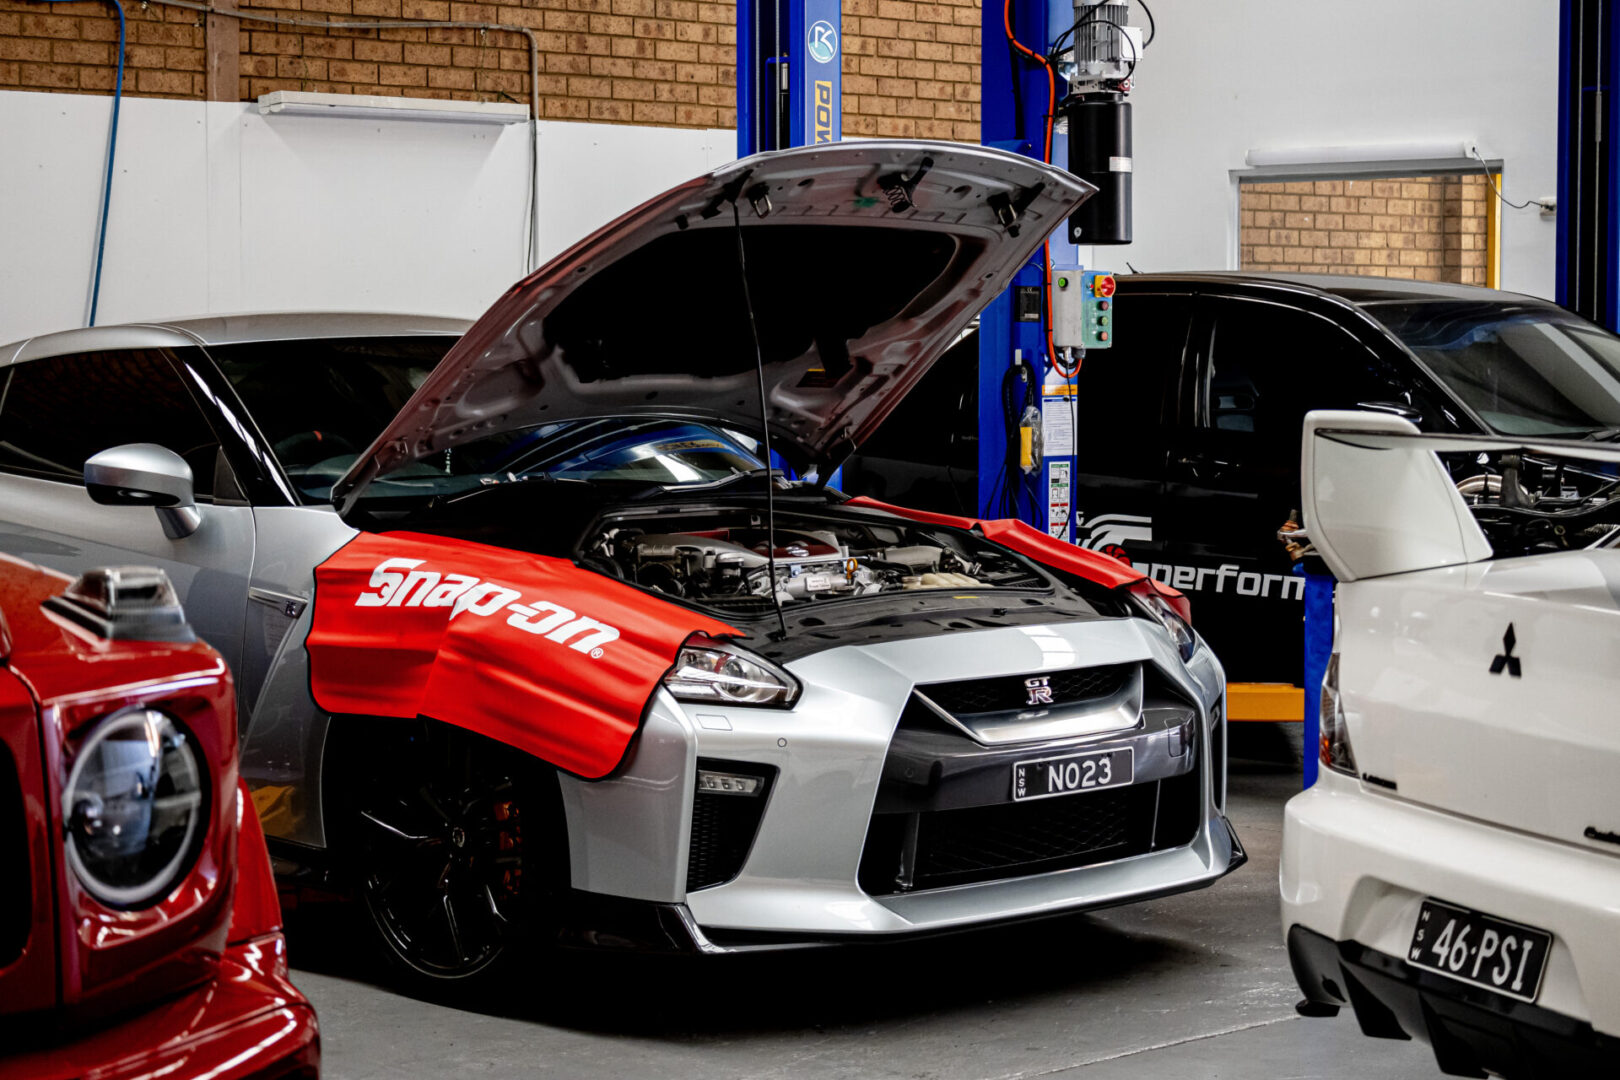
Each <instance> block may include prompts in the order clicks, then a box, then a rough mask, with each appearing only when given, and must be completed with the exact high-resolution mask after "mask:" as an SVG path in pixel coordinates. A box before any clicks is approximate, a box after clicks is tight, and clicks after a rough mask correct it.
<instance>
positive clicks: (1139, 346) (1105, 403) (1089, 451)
mask: <svg viewBox="0 0 1620 1080" xmlns="http://www.w3.org/2000/svg"><path fill="white" fill-rule="evenodd" d="M1113 307H1114V325H1115V330H1116V342H1117V343H1116V344H1115V345H1114V346H1113V347H1112V348H1109V349H1098V350H1095V351H1093V352H1092V353H1091V354H1090V355H1089V356H1087V357H1086V359H1085V362H1084V363H1083V364H1082V365H1081V367H1080V378H1079V382H1078V389H1079V391H1080V393H1079V401H1078V403H1077V404H1078V409H1079V425H1078V433H1079V435H1078V439H1077V443H1076V449H1077V451H1078V453H1079V469H1080V471H1081V472H1083V473H1099V474H1107V475H1117V476H1127V477H1136V478H1141V479H1154V480H1156V479H1158V478H1159V477H1160V475H1161V474H1162V472H1163V470H1164V462H1165V454H1166V445H1167V441H1166V431H1165V427H1164V420H1165V417H1164V406H1165V400H1166V398H1167V397H1168V393H1169V389H1170V388H1171V387H1173V386H1174V385H1175V384H1176V382H1177V381H1178V376H1179V375H1180V372H1181V360H1182V355H1183V353H1184V352H1185V351H1186V347H1187V334H1188V329H1189V327H1190V325H1191V322H1192V310H1193V301H1192V298H1191V297H1188V296H1178V295H1172V294H1163V293H1143V294H1137V293H1131V292H1128V291H1127V292H1121V293H1120V294H1119V296H1118V297H1117V299H1116V301H1115V302H1114V305H1113Z"/></svg>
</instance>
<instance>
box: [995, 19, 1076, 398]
mask: <svg viewBox="0 0 1620 1080" xmlns="http://www.w3.org/2000/svg"><path fill="white" fill-rule="evenodd" d="M1001 24H1002V26H1003V27H1004V28H1005V29H1006V31H1007V42H1008V44H1010V45H1012V47H1013V48H1015V49H1017V50H1018V51H1019V52H1021V53H1023V54H1024V55H1025V56H1026V57H1028V58H1029V59H1030V60H1032V61H1034V62H1036V63H1038V64H1040V65H1041V67H1043V68H1045V69H1046V141H1045V143H1044V144H1043V146H1042V150H1041V162H1042V163H1043V164H1046V165H1050V164H1052V125H1053V123H1054V122H1055V121H1056V119H1057V72H1056V71H1054V70H1053V68H1052V62H1051V61H1050V60H1048V59H1047V58H1046V56H1045V54H1043V53H1038V52H1036V51H1035V50H1033V49H1031V48H1028V47H1027V46H1025V45H1024V43H1023V42H1021V41H1019V40H1018V38H1017V37H1016V36H1015V35H1014V34H1013V27H1012V0H1006V2H1005V3H1004V4H1003V6H1002V9H1001ZM1041 262H1042V263H1043V279H1042V287H1041V293H1042V296H1043V297H1044V298H1045V304H1046V360H1047V363H1049V364H1050V365H1051V366H1052V367H1054V368H1056V369H1057V373H1058V374H1059V375H1062V376H1063V377H1064V378H1065V379H1072V378H1074V377H1075V376H1076V375H1077V374H1079V372H1080V365H1079V364H1076V365H1075V366H1074V369H1073V370H1072V371H1066V370H1064V368H1063V366H1062V365H1061V364H1059V363H1058V358H1057V346H1056V345H1055V344H1054V343H1053V337H1052V241H1051V239H1050V238H1048V239H1046V240H1044V241H1042V242H1041Z"/></svg>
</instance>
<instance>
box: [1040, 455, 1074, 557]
mask: <svg viewBox="0 0 1620 1080" xmlns="http://www.w3.org/2000/svg"><path fill="white" fill-rule="evenodd" d="M1070 468H1071V465H1070V463H1069V462H1067V461H1049V462H1047V463H1046V531H1047V532H1049V533H1051V534H1052V535H1053V536H1055V537H1057V538H1058V539H1059V540H1067V539H1068V538H1069V521H1070V519H1071V517H1072V516H1073V514H1074V502H1073V494H1072V491H1071V487H1070V483H1069V470H1070Z"/></svg>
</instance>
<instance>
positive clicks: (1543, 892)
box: [1279, 770, 1620, 1075]
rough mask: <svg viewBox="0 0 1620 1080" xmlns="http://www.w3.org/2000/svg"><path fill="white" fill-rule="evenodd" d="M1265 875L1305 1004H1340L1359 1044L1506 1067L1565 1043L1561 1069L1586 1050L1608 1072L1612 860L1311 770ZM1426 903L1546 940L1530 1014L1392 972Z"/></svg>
mask: <svg viewBox="0 0 1620 1080" xmlns="http://www.w3.org/2000/svg"><path fill="white" fill-rule="evenodd" d="M1279 876H1280V884H1281V890H1282V915H1283V926H1284V927H1285V928H1287V930H1288V934H1289V943H1290V951H1291V952H1293V953H1297V955H1296V963H1295V972H1296V974H1297V975H1298V976H1299V981H1300V985H1301V988H1302V989H1303V990H1304V991H1305V994H1306V998H1307V1000H1309V1001H1311V1002H1314V1003H1316V1004H1318V1005H1321V1006H1327V1007H1333V1006H1340V1005H1344V1004H1350V1005H1353V1006H1354V1007H1355V1010H1356V1013H1357V1017H1358V1019H1360V1020H1361V1022H1362V1026H1363V1028H1364V1029H1366V1030H1368V1033H1369V1034H1389V1035H1393V1036H1394V1037H1397V1038H1400V1037H1408V1036H1411V1037H1417V1038H1423V1039H1428V1040H1430V1041H1432V1042H1433V1044H1434V1046H1435V1050H1436V1053H1437V1055H1438V1056H1439V1057H1440V1059H1441V1062H1442V1064H1443V1065H1444V1064H1446V1063H1447V1062H1448V1061H1452V1062H1462V1063H1465V1064H1466V1063H1467V1062H1468V1061H1470V1060H1473V1059H1471V1058H1469V1057H1468V1056H1467V1055H1468V1054H1474V1055H1476V1056H1477V1055H1483V1058H1482V1060H1483V1061H1484V1063H1485V1064H1487V1065H1489V1066H1490V1067H1491V1068H1496V1069H1500V1070H1505V1069H1506V1068H1508V1067H1510V1066H1512V1065H1513V1064H1514V1063H1515V1062H1519V1061H1521V1060H1534V1059H1533V1058H1531V1059H1525V1058H1523V1055H1524V1054H1525V1053H1528V1052H1530V1051H1531V1050H1534V1051H1535V1052H1537V1053H1539V1052H1541V1051H1542V1050H1546V1051H1547V1052H1548V1053H1553V1052H1554V1051H1555V1048H1554V1047H1553V1044H1568V1045H1567V1046H1566V1047H1565V1049H1564V1050H1562V1051H1557V1052H1559V1053H1564V1052H1568V1053H1574V1054H1576V1055H1577V1057H1576V1059H1575V1060H1579V1056H1578V1055H1580V1054H1583V1053H1586V1052H1587V1051H1588V1050H1589V1049H1591V1048H1593V1047H1597V1048H1599V1049H1600V1050H1602V1051H1603V1052H1604V1053H1606V1054H1608V1055H1610V1056H1609V1057H1608V1059H1607V1060H1608V1062H1609V1065H1610V1068H1611V1071H1612V1069H1613V1067H1614V1065H1615V1064H1616V1063H1617V1062H1620V1058H1616V1057H1614V1056H1613V1055H1614V1051H1615V1047H1616V1043H1615V1039H1616V1038H1617V1037H1620V978H1617V977H1616V975H1615V972H1617V971H1620V909H1617V908H1616V906H1615V897H1617V896H1620V859H1616V858H1614V857H1613V856H1610V855H1606V854H1604V853H1601V852H1596V851H1590V850H1584V849H1580V848H1576V847H1574V846H1572V845H1568V844H1562V843H1558V842H1555V841H1550V840H1544V839H1539V838H1536V837H1533V836H1528V835H1525V834H1523V833H1519V832H1515V831H1513V830H1509V829H1504V828H1499V827H1496V826H1492V825H1488V824H1485V823H1483V822H1479V821H1475V820H1472V819H1468V818H1462V817H1458V816H1456V815H1453V814H1447V813H1444V812H1442V811H1438V810H1433V809H1430V808H1427V807H1423V806H1419V805H1416V804H1413V803H1409V802H1405V801H1403V800H1401V799H1399V798H1397V797H1394V796H1391V795H1388V794H1384V793H1379V792H1373V791H1369V790H1367V789H1366V788H1364V786H1363V785H1362V784H1361V783H1359V782H1358V781H1356V780H1354V779H1351V778H1349V777H1344V776H1341V775H1339V774H1337V773H1331V772H1329V771H1327V770H1324V771H1323V774H1322V777H1321V779H1319V780H1318V781H1317V783H1316V785H1315V786H1314V787H1312V788H1311V789H1310V790H1309V791H1307V792H1305V793H1303V794H1301V795H1297V796H1295V797H1294V798H1293V799H1292V800H1290V801H1289V803H1288V807H1287V811H1286V818H1285V823H1284V830H1283V853H1282V862H1281V868H1280V875H1279ZM1428 897H1433V898H1435V899H1437V900H1442V901H1445V902H1448V903H1452V904H1456V905H1458V906H1461V907H1465V908H1470V909H1473V910H1476V911H1482V912H1485V913H1487V914H1490V915H1493V916H1496V917H1498V918H1503V919H1510V920H1513V921H1516V922H1521V923H1525V924H1527V925H1530V926H1534V927H1537V928H1539V929H1542V930H1546V931H1548V932H1550V933H1551V934H1552V935H1553V943H1552V949H1551V951H1550V952H1549V953H1548V956H1547V963H1546V969H1545V975H1544V977H1543V981H1542V986H1541V992H1540V995H1539V997H1538V998H1537V1000H1536V1001H1535V1003H1534V1004H1533V1005H1529V1004H1525V1003H1521V1002H1515V1001H1513V1000H1511V999H1508V998H1504V997H1501V996H1499V995H1495V994H1491V993H1488V992H1486V991H1483V990H1476V989H1474V988H1472V987H1471V986H1469V985H1468V984H1464V983H1458V982H1453V981H1451V980H1447V979H1444V978H1443V977H1440V976H1432V977H1431V976H1430V975H1429V974H1428V973H1426V972H1422V971H1419V970H1417V969H1413V968H1410V967H1409V966H1408V965H1406V963H1405V961H1404V957H1405V955H1406V951H1407V949H1408V947H1409V946H1410V943H1411V938H1412V932H1413V928H1414V927H1415V925H1416V923H1417V918H1418V912H1419V909H1420V908H1421V906H1422V903H1423V900H1424V899H1425V898H1428ZM1296 941H1297V942H1301V943H1302V944H1300V945H1299V946H1298V947H1297V949H1296V946H1295V943H1296ZM1313 942H1314V943H1315V944H1311V943H1313ZM1322 942H1326V943H1327V944H1326V946H1323V945H1322V944H1321V943H1322ZM1437 979H1438V980H1439V982H1438V983H1437V982H1436V981H1435V980H1437ZM1329 982H1331V983H1332V985H1329ZM1548 1040H1551V1041H1550V1042H1549V1041H1548ZM1583 1048H1584V1049H1583ZM1515 1055H1518V1056H1515ZM1498 1060H1500V1061H1502V1062H1505V1063H1506V1064H1505V1065H1502V1066H1498V1065H1496V1064H1493V1062H1495V1061H1498ZM1531 1072H1532V1073H1533V1074H1537V1075H1539V1074H1540V1072H1539V1071H1538V1070H1535V1069H1532V1070H1531ZM1472 1075H1478V1073H1477V1072H1475V1073H1473V1074H1472ZM1510 1075H1511V1074H1510ZM1567 1075H1584V1074H1583V1073H1580V1072H1578V1071H1572V1072H1570V1073H1568V1074H1567Z"/></svg>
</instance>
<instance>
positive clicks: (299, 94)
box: [259, 90, 529, 124]
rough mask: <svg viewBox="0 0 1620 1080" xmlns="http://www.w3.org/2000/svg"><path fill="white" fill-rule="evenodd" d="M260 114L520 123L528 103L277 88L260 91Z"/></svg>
mask: <svg viewBox="0 0 1620 1080" xmlns="http://www.w3.org/2000/svg"><path fill="white" fill-rule="evenodd" d="M259 114H260V115H261V116H337V117H345V118H347V119H351V120H429V121H437V122H440V123H451V124H521V123H523V122H524V121H525V120H527V119H528V118H529V107H528V106H527V105H515V104H510V103H508V102H496V101H440V100H438V99H436V98H407V97H377V96H374V95H371V94H312V93H306V92H305V91H302V90H277V91H275V92H274V93H270V94H260V95H259Z"/></svg>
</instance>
